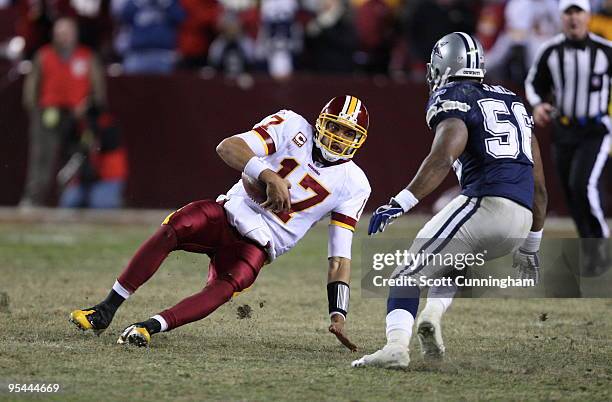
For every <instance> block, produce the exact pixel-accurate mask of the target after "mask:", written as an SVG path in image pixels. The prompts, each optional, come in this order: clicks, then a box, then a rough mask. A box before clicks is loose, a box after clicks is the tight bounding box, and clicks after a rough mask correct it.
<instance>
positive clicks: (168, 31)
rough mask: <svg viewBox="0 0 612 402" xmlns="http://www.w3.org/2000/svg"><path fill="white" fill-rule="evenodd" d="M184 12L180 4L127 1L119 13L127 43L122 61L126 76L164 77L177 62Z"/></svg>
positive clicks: (164, 0)
mask: <svg viewBox="0 0 612 402" xmlns="http://www.w3.org/2000/svg"><path fill="white" fill-rule="evenodd" d="M184 19H185V12H184V10H183V8H182V7H181V5H180V3H179V0H128V1H127V2H126V3H125V5H124V7H123V10H122V11H121V21H122V23H124V24H126V25H128V26H129V29H130V39H129V45H128V48H127V49H126V53H125V58H124V60H123V68H124V71H125V72H126V73H128V74H138V73H145V74H147V73H150V74H167V73H170V72H172V71H173V69H174V66H175V63H176V60H177V51H176V48H177V35H178V29H179V25H180V23H181V22H182V21H183V20H184Z"/></svg>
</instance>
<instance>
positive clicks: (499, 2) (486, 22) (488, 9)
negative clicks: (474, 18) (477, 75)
mask: <svg viewBox="0 0 612 402" xmlns="http://www.w3.org/2000/svg"><path fill="white" fill-rule="evenodd" d="M505 8H506V0H486V1H485V3H484V4H483V5H482V9H481V10H480V14H479V15H478V23H477V25H476V36H477V37H478V39H479V40H480V43H482V47H484V50H485V52H486V53H487V54H488V52H489V50H490V49H491V48H492V47H493V45H494V44H495V41H496V40H497V37H498V36H499V34H500V33H501V32H502V31H503V29H504V10H505ZM487 70H488V67H487ZM487 72H488V71H487Z"/></svg>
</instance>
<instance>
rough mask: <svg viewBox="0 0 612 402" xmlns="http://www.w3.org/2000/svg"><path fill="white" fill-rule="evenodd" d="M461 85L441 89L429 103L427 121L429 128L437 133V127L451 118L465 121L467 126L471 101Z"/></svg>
mask: <svg viewBox="0 0 612 402" xmlns="http://www.w3.org/2000/svg"><path fill="white" fill-rule="evenodd" d="M464 91H465V90H464V89H463V88H462V87H461V86H460V85H455V86H451V87H446V88H441V89H439V90H437V91H436V92H434V93H433V94H432V95H431V97H430V98H429V101H428V102H427V113H426V120H427V125H428V126H429V128H431V129H432V130H434V131H435V129H436V126H437V125H438V124H439V123H440V122H442V121H444V120H446V119H450V118H453V117H454V118H458V119H460V120H463V121H464V122H465V124H466V125H468V126H469V124H468V119H469V118H470V111H471V109H472V107H471V106H470V100H469V99H468V95H466V93H465V92H464Z"/></svg>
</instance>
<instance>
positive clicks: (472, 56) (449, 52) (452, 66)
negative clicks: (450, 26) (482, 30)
mask: <svg viewBox="0 0 612 402" xmlns="http://www.w3.org/2000/svg"><path fill="white" fill-rule="evenodd" d="M485 72H486V70H485V68H484V50H483V48H482V44H481V43H480V42H479V41H478V39H476V38H474V37H473V36H471V35H468V34H466V33H464V32H453V33H451V34H448V35H446V36H444V37H443V38H442V39H440V40H439V41H438V42H436V45H435V46H434V48H433V50H432V51H431V59H430V62H429V63H427V84H429V89H430V91H432V92H433V91H435V90H437V89H438V88H439V87H441V86H442V85H445V84H446V83H447V82H448V81H450V80H451V79H452V78H456V77H463V78H475V79H478V80H480V81H482V80H483V79H484V76H485Z"/></svg>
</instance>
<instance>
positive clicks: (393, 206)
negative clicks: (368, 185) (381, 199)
mask: <svg viewBox="0 0 612 402" xmlns="http://www.w3.org/2000/svg"><path fill="white" fill-rule="evenodd" d="M403 214H404V209H403V208H402V207H401V206H400V205H399V204H398V203H397V202H395V201H394V200H393V198H392V199H391V201H389V203H388V204H385V205H382V206H380V207H378V208H376V211H374V214H372V217H371V218H370V225H369V226H368V234H369V235H370V236H371V235H373V234H376V233H378V232H381V233H382V232H384V231H385V229H386V228H387V226H389V225H390V224H392V223H393V221H394V220H395V219H396V218H398V217H400V216H402V215H403Z"/></svg>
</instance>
